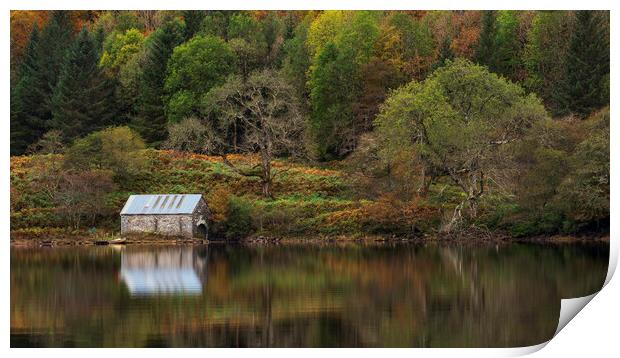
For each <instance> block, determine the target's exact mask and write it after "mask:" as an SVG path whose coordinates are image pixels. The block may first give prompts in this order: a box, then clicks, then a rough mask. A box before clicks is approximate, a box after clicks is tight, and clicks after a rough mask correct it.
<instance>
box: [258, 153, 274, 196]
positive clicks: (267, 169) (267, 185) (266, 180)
mask: <svg viewBox="0 0 620 358" xmlns="http://www.w3.org/2000/svg"><path fill="white" fill-rule="evenodd" d="M261 166H262V171H263V172H262V175H261V178H262V183H263V196H264V197H265V198H269V199H273V193H272V192H271V183H272V181H273V178H272V176H271V158H270V156H269V155H267V154H265V152H264V151H263V152H262V153H261Z"/></svg>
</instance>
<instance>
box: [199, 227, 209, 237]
mask: <svg viewBox="0 0 620 358" xmlns="http://www.w3.org/2000/svg"><path fill="white" fill-rule="evenodd" d="M207 235H208V232H207V226H206V225H205V224H200V225H198V238H200V239H206V238H207Z"/></svg>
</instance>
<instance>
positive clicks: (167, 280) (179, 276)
mask: <svg viewBox="0 0 620 358" xmlns="http://www.w3.org/2000/svg"><path fill="white" fill-rule="evenodd" d="M120 276H121V280H122V281H123V282H124V283H125V284H126V285H127V288H128V289H129V293H130V294H131V295H132V296H133V295H155V294H174V293H181V294H201V293H202V285H203V283H205V282H206V281H207V256H206V255H205V256H204V257H201V256H199V255H198V253H197V252H196V251H194V250H193V249H192V248H171V249H166V250H140V249H138V250H132V249H125V250H123V251H122V252H121V273H120Z"/></svg>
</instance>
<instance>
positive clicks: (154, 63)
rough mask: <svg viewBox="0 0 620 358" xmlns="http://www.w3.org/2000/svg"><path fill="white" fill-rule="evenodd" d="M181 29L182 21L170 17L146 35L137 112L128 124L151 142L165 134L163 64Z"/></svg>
mask: <svg viewBox="0 0 620 358" xmlns="http://www.w3.org/2000/svg"><path fill="white" fill-rule="evenodd" d="M184 33H185V32H184V26H183V23H182V22H180V21H178V20H172V21H169V22H166V23H164V24H163V25H162V26H161V27H160V28H159V29H157V30H156V31H155V32H153V33H152V34H151V36H150V37H149V38H148V39H147V43H146V46H147V49H146V56H145V59H144V64H143V66H142V74H141V75H140V94H139V97H138V101H137V105H136V107H137V108H136V113H137V114H136V117H135V118H133V120H132V122H131V126H132V127H133V128H134V129H136V130H137V131H138V132H139V133H140V135H141V136H142V138H144V139H145V140H146V141H147V142H149V143H151V144H158V143H159V142H161V141H162V140H164V139H165V138H166V133H167V132H166V114H165V111H164V102H163V95H164V81H165V79H166V67H167V64H168V59H169V58H170V55H171V54H172V50H173V49H174V48H175V47H176V46H177V45H179V44H180V43H181V42H183V39H184Z"/></svg>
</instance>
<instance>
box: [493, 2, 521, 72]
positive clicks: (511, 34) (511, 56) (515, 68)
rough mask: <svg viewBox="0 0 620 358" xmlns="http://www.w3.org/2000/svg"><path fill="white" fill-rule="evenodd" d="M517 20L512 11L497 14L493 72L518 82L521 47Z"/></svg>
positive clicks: (515, 14) (514, 12) (515, 13)
mask: <svg viewBox="0 0 620 358" xmlns="http://www.w3.org/2000/svg"><path fill="white" fill-rule="evenodd" d="M518 30H519V19H518V17H517V12H516V11H514V10H502V11H499V12H498V15H497V19H496V34H495V48H494V50H493V58H494V59H495V62H494V64H493V65H494V70H495V72H496V73H497V74H500V75H503V76H504V77H506V78H508V79H510V80H512V81H515V82H516V81H518V80H520V79H521V78H519V75H520V70H521V68H522V67H523V63H522V54H521V52H522V48H521V47H522V46H521V43H520V41H519V36H518Z"/></svg>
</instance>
